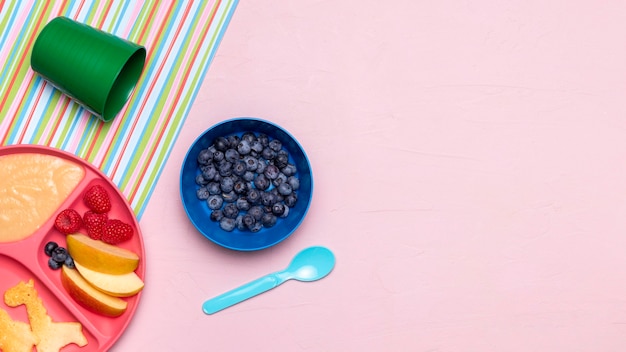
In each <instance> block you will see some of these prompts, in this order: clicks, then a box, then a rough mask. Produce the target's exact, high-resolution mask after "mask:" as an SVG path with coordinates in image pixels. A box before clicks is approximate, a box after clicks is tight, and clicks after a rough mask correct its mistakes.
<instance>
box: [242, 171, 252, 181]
mask: <svg viewBox="0 0 626 352" xmlns="http://www.w3.org/2000/svg"><path fill="white" fill-rule="evenodd" d="M254 176H255V175H254V172H252V171H246V172H244V174H243V175H242V176H241V178H242V179H243V180H244V181H247V182H250V181H254Z"/></svg>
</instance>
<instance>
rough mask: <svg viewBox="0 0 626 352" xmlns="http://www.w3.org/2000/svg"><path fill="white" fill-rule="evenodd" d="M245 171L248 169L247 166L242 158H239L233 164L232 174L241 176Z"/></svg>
mask: <svg viewBox="0 0 626 352" xmlns="http://www.w3.org/2000/svg"><path fill="white" fill-rule="evenodd" d="M246 171H248V168H247V166H246V163H245V162H244V161H243V160H239V161H237V162H235V165H233V174H235V175H237V176H243V174H244V173H246Z"/></svg>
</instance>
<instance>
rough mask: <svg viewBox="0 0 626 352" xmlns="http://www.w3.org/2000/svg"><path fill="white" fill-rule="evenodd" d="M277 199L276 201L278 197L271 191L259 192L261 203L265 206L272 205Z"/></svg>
mask: <svg viewBox="0 0 626 352" xmlns="http://www.w3.org/2000/svg"><path fill="white" fill-rule="evenodd" d="M277 201H278V199H277V198H276V195H275V194H273V193H271V192H263V193H261V204H263V205H264V206H266V207H269V206H272V205H274V204H275V203H276V202H277Z"/></svg>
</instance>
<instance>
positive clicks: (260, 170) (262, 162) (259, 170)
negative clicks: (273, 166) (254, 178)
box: [256, 159, 267, 174]
mask: <svg viewBox="0 0 626 352" xmlns="http://www.w3.org/2000/svg"><path fill="white" fill-rule="evenodd" d="M266 167H267V163H266V162H265V160H263V159H258V164H257V166H256V172H257V173H258V174H262V173H263V172H265V168H266Z"/></svg>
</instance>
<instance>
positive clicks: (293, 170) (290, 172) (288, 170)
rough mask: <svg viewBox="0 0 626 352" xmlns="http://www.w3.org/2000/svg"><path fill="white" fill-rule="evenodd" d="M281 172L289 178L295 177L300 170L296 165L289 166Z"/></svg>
mask: <svg viewBox="0 0 626 352" xmlns="http://www.w3.org/2000/svg"><path fill="white" fill-rule="evenodd" d="M280 171H281V172H282V173H283V174H285V176H287V177H289V176H293V175H295V174H296V172H298V169H297V168H296V165H294V164H287V165H285V167H283V168H282V169H281V170H280Z"/></svg>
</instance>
